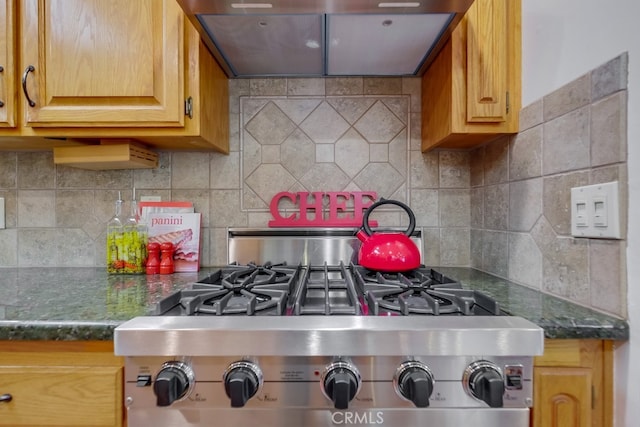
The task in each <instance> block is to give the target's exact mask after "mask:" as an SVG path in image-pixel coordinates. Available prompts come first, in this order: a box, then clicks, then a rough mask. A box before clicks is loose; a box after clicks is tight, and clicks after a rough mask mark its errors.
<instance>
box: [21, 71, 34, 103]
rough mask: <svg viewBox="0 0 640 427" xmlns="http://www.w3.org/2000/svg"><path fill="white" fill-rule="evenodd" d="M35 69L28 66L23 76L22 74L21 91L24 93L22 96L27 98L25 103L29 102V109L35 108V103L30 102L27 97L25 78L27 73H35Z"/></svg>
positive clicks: (29, 98)
mask: <svg viewBox="0 0 640 427" xmlns="http://www.w3.org/2000/svg"><path fill="white" fill-rule="evenodd" d="M35 70H36V69H35V67H34V66H33V65H29V66H28V67H27V68H26V69H25V70H24V74H22V91H23V92H24V96H26V97H27V102H29V107H35V106H36V103H35V102H33V101H32V100H31V97H30V96H29V91H28V90H27V77H28V76H29V73H31V72H33V71H35Z"/></svg>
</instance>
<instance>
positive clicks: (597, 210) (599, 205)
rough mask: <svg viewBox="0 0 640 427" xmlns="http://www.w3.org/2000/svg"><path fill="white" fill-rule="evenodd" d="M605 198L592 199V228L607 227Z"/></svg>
mask: <svg viewBox="0 0 640 427" xmlns="http://www.w3.org/2000/svg"><path fill="white" fill-rule="evenodd" d="M607 209H608V207H607V198H606V197H605V196H596V197H594V198H593V226H594V227H607V225H608V224H607V223H608V221H607Z"/></svg>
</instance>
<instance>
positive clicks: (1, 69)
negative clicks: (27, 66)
mask: <svg viewBox="0 0 640 427" xmlns="http://www.w3.org/2000/svg"><path fill="white" fill-rule="evenodd" d="M3 71H4V67H3V66H2V65H0V73H2V72H3ZM2 107H4V102H2V100H1V99H0V108H2Z"/></svg>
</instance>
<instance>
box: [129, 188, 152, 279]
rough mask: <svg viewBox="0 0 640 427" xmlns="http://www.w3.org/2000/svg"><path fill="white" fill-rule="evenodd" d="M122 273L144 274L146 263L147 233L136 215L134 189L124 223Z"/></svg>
mask: <svg viewBox="0 0 640 427" xmlns="http://www.w3.org/2000/svg"><path fill="white" fill-rule="evenodd" d="M123 228H124V244H125V248H126V249H125V251H126V252H125V254H124V261H125V262H124V273H125V274H144V273H146V268H145V265H146V262H147V242H148V236H149V232H148V230H147V226H146V224H143V223H142V222H140V217H139V215H138V202H137V201H136V189H135V188H134V189H133V198H132V199H131V214H130V215H129V217H128V218H127V219H126V221H125V223H124V226H123Z"/></svg>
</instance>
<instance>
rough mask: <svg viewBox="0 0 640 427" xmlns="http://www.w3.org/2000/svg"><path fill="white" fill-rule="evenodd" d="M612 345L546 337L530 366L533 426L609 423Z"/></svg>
mask: <svg viewBox="0 0 640 427" xmlns="http://www.w3.org/2000/svg"><path fill="white" fill-rule="evenodd" d="M612 358H613V346H612V343H611V341H601V340H547V341H546V342H545V351H544V355H543V356H541V357H537V358H536V360H535V367H534V379H533V381H534V383H533V384H534V396H533V401H534V411H533V423H532V426H533V427H574V426H575V427H587V426H592V427H605V426H608V427H610V426H612V425H613V416H612V411H613V380H612V376H613V362H612Z"/></svg>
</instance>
